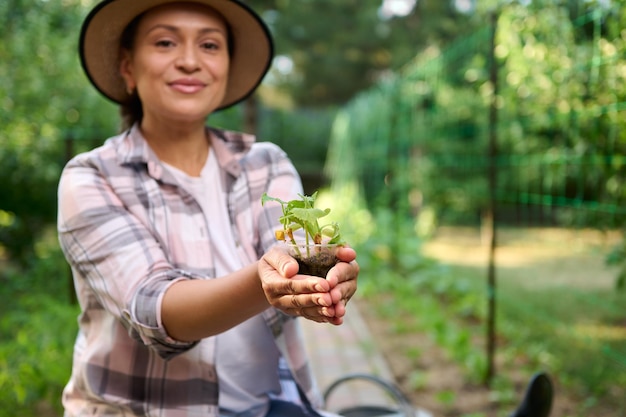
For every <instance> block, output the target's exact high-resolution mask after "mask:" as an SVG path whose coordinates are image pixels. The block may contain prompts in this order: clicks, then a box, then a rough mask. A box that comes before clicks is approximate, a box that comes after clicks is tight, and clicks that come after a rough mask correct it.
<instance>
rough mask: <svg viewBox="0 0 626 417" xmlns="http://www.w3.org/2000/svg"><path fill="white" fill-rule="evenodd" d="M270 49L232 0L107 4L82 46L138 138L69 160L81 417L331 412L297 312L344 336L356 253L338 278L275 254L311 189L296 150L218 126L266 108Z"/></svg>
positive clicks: (66, 233) (264, 33)
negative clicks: (234, 114) (268, 201)
mask: <svg viewBox="0 0 626 417" xmlns="http://www.w3.org/2000/svg"><path fill="white" fill-rule="evenodd" d="M272 53H273V52H272V42H271V38H270V35H269V32H268V30H267V28H266V26H265V25H264V24H263V22H262V21H261V19H260V18H259V17H258V16H257V15H256V14H255V13H254V12H253V11H252V10H250V9H249V8H248V7H247V6H245V5H243V4H241V3H239V2H237V1H230V0H193V1H184V2H181V1H176V0H107V1H104V2H102V3H100V4H98V5H97V6H96V7H95V8H94V9H93V10H92V12H91V13H90V14H89V15H88V16H87V18H86V20H85V22H84V24H83V28H82V33H81V42H80V54H81V60H82V64H83V68H84V69H85V72H86V73H87V76H88V77H89V79H90V80H91V81H92V83H93V84H94V86H95V87H96V88H97V89H98V90H99V91H100V92H102V93H103V94H104V95H105V96H107V97H108V98H110V99H111V100H113V101H115V102H117V103H119V104H120V105H121V109H122V115H123V116H124V121H125V129H124V132H123V133H122V134H120V135H118V136H115V137H113V138H110V139H109V140H107V141H106V143H105V144H104V145H103V146H102V147H100V148H97V149H94V150H92V151H91V152H88V153H85V154H82V155H78V156H77V157H75V158H74V159H73V160H72V161H70V162H69V163H68V165H67V166H66V168H65V170H64V171H63V174H62V177H61V181H60V185H59V219H58V230H59V240H60V243H61V246H62V248H63V251H64V253H65V256H66V258H67V260H68V262H69V263H70V265H71V267H72V271H73V275H74V282H75V286H76V291H77V294H78V297H79V300H80V305H81V309H82V312H81V315H80V318H79V334H78V337H77V341H76V345H75V349H74V363H73V369H72V375H71V379H70V381H69V383H68V384H67V386H66V389H65V391H64V394H63V404H64V407H65V415H66V416H68V417H70V416H72V417H73V416H86V415H88V416H166V417H187V416H246V417H248V416H250V417H257V416H259V417H261V416H270V417H271V416H276V417H277V416H290V417H297V416H299V415H316V412H315V411H313V408H314V407H319V406H320V404H321V401H320V398H319V395H318V394H317V391H316V387H315V384H314V382H313V379H312V376H311V373H310V370H309V367H308V364H307V361H306V358H305V354H304V346H303V345H302V340H301V338H300V336H299V330H298V322H297V320H295V317H296V316H302V317H304V318H306V319H310V320H314V321H317V322H325V323H331V324H334V325H339V324H341V323H342V320H343V316H344V314H345V311H346V303H347V302H348V300H349V299H350V298H351V297H352V295H353V294H354V293H355V291H356V278H357V275H358V265H357V264H356V262H355V257H356V254H355V252H354V251H353V250H352V249H350V248H347V247H346V248H343V249H341V250H340V252H339V253H338V258H339V259H340V262H339V263H338V264H337V265H336V266H335V267H334V268H333V269H332V270H331V271H330V272H329V274H328V276H327V277H326V278H327V279H322V278H315V277H311V276H305V275H297V269H298V267H297V263H296V261H295V260H294V259H292V258H291V257H289V256H288V255H286V253H285V252H283V251H282V250H280V249H278V248H276V247H272V245H273V242H274V233H273V229H274V228H275V227H276V226H277V224H276V221H277V219H278V217H279V213H280V207H278V206H274V207H270V208H268V207H262V206H261V196H262V194H263V193H264V192H267V193H268V194H270V195H272V196H276V197H279V198H282V199H285V200H287V199H291V198H294V197H295V196H296V194H297V193H301V192H302V188H301V183H300V180H299V177H298V175H297V173H296V171H295V169H294V167H293V165H292V164H291V163H290V161H289V160H288V158H287V157H286V155H285V154H284V152H282V151H281V150H280V149H279V148H278V147H277V146H275V145H272V144H268V143H254V137H252V136H250V135H246V134H242V133H235V132H229V131H223V130H218V129H213V128H207V127H206V126H205V121H206V118H207V117H208V116H209V115H210V114H211V113H213V112H214V111H217V110H220V109H224V108H227V107H229V106H232V105H233V104H236V103H237V102H239V101H241V100H243V99H245V98H246V97H247V96H248V95H249V94H251V93H252V92H253V91H254V90H255V88H256V87H257V86H258V84H259V83H260V82H261V80H262V78H263V76H264V75H265V73H266V72H267V70H268V68H269V65H270V63H271V59H272Z"/></svg>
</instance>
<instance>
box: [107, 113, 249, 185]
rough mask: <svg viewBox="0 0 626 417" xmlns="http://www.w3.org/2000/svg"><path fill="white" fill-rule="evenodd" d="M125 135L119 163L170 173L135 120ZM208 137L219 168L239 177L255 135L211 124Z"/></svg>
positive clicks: (154, 172) (157, 173) (160, 174)
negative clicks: (219, 127) (242, 162)
mask: <svg viewBox="0 0 626 417" xmlns="http://www.w3.org/2000/svg"><path fill="white" fill-rule="evenodd" d="M123 135H124V138H123V140H122V141H121V142H120V145H119V147H118V162H119V163H120V165H143V166H146V167H147V170H148V173H149V175H150V176H151V177H153V178H155V179H157V180H162V179H163V175H164V171H165V172H167V170H165V169H164V168H163V164H162V163H161V161H160V160H159V158H158V157H157V156H156V154H155V153H154V151H153V150H152V149H151V148H150V146H148V143H147V142H146V140H145V139H144V137H143V135H142V134H141V131H140V130H139V125H138V124H137V123H135V124H134V125H133V126H132V127H131V128H130V129H128V130H127V131H126V132H125V133H124V134H123ZM207 136H208V137H209V138H210V141H211V149H212V151H214V152H215V156H216V158H217V162H218V164H219V165H220V167H221V168H222V169H223V170H224V171H226V172H227V173H229V174H230V175H232V176H233V177H238V176H239V174H240V173H241V164H240V161H241V160H242V159H243V158H244V157H245V155H246V154H247V153H248V152H249V151H250V148H251V147H252V144H253V143H254V142H255V141H256V137H255V136H254V135H249V134H246V133H240V132H233V131H228V130H222V129H216V128H211V127H207Z"/></svg>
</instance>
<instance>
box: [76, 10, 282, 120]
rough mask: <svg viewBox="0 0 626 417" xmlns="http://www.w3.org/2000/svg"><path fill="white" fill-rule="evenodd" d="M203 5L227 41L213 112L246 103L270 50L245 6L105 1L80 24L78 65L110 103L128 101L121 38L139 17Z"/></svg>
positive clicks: (266, 66)
mask: <svg viewBox="0 0 626 417" xmlns="http://www.w3.org/2000/svg"><path fill="white" fill-rule="evenodd" d="M182 2H187V3H188V2H192V3H199V4H204V5H206V6H209V7H211V8H212V9H214V10H215V11H217V12H218V13H219V14H221V15H222V16H223V17H224V19H225V20H226V22H227V23H228V25H229V29H230V31H231V35H232V36H231V39H232V40H233V43H234V45H233V54H232V56H231V58H230V72H229V76H228V77H229V78H228V86H227V88H226V95H225V96H224V100H223V101H222V103H221V104H220V106H219V107H218V109H216V110H221V109H225V108H227V107H230V106H233V105H235V104H237V103H239V102H240V101H242V100H244V99H246V98H247V97H248V96H249V95H250V94H252V93H253V92H254V90H255V89H256V88H257V87H258V86H259V84H260V83H261V81H263V77H264V76H265V74H266V73H267V71H268V70H269V68H270V66H271V63H272V58H273V55H274V47H273V43H272V37H271V34H270V32H269V29H268V28H267V26H266V25H265V23H264V22H263V21H262V20H261V18H260V17H259V16H258V15H257V14H256V13H255V12H254V11H253V10H252V9H250V8H249V7H248V6H246V5H245V4H243V3H240V2H239V1H237V0H105V1H103V2H101V3H99V4H98V5H97V6H96V7H95V8H94V9H93V10H92V11H91V12H90V13H89V14H88V15H87V17H86V18H85V21H84V23H83V26H82V30H81V34H80V42H79V54H80V59H81V64H82V66H83V69H84V70H85V73H86V74H87V77H88V78H89V80H90V81H91V83H92V84H93V85H94V86H95V87H96V89H98V91H100V92H101V93H102V94H103V95H104V96H105V97H107V98H109V99H110V100H112V101H114V102H116V103H119V104H121V103H124V102H126V101H127V100H128V99H129V95H128V93H127V92H126V88H125V84H124V80H123V79H122V77H121V75H120V70H119V63H120V61H119V59H120V58H119V57H120V51H119V48H120V40H121V36H122V32H123V31H124V29H125V28H126V26H128V24H129V23H130V22H131V21H132V20H133V19H134V18H135V17H137V16H139V15H140V14H141V13H144V12H145V11H147V10H149V9H152V8H153V7H156V6H160V5H162V4H166V3H182Z"/></svg>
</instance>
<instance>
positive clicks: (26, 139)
mask: <svg viewBox="0 0 626 417" xmlns="http://www.w3.org/2000/svg"><path fill="white" fill-rule="evenodd" d="M83 14H84V9H83V7H82V6H81V2H80V1H79V0H67V1H63V2H59V1H40V0H8V1H4V2H0V37H1V38H2V39H3V42H2V45H1V46H0V62H1V63H2V64H1V66H0V109H1V111H0V126H1V128H0V129H1V130H0V143H1V144H2V146H1V147H0V195H2V198H1V199H0V245H2V246H3V247H4V248H5V249H6V250H7V251H8V254H9V256H10V257H11V258H12V259H13V260H16V261H18V262H19V263H20V264H22V265H26V264H27V263H28V262H29V260H30V259H31V258H32V257H33V256H34V254H33V243H34V241H35V240H36V238H37V237H38V236H39V235H40V234H41V233H42V232H43V231H45V229H46V227H45V226H46V225H50V224H53V223H54V219H55V216H56V186H57V182H58V178H59V175H60V172H61V168H62V167H63V165H64V163H65V160H66V158H67V157H68V156H69V155H68V154H67V152H66V149H65V145H64V141H65V140H68V139H70V138H74V139H76V140H78V139H82V140H81V141H80V142H79V147H78V148H76V149H79V148H80V144H81V143H82V144H86V143H85V142H86V141H90V143H93V140H92V138H104V137H106V136H105V135H110V133H111V132H112V131H114V129H115V125H114V123H116V120H117V117H116V116H115V114H114V113H113V112H112V111H113V110H114V108H113V107H112V106H111V105H109V104H107V103H106V101H105V100H104V99H102V98H100V97H99V96H98V95H97V93H95V92H93V89H92V88H91V87H90V86H89V85H88V81H87V79H86V77H85V76H84V75H83V74H82V73H81V70H80V64H79V62H78V54H77V53H76V52H75V51H76V50H77V47H76V45H77V40H78V28H79V27H80V22H81V18H82V15H83ZM105 132H106V133H105Z"/></svg>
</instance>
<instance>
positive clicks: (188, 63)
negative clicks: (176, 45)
mask: <svg viewBox="0 0 626 417" xmlns="http://www.w3.org/2000/svg"><path fill="white" fill-rule="evenodd" d="M197 53H198V51H197V50H196V49H195V48H194V47H193V46H192V45H184V46H183V47H181V48H180V54H179V55H178V58H177V60H176V66H177V67H178V68H180V69H182V70H184V71H187V72H190V71H195V70H196V69H197V68H198V56H197Z"/></svg>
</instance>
